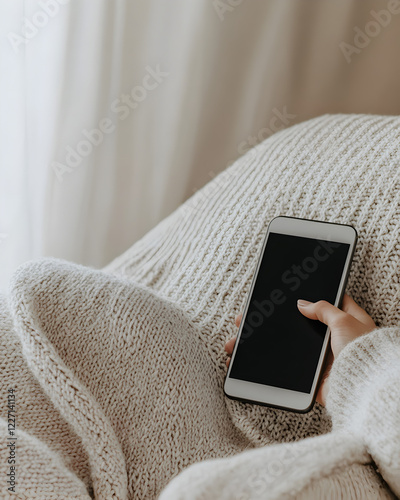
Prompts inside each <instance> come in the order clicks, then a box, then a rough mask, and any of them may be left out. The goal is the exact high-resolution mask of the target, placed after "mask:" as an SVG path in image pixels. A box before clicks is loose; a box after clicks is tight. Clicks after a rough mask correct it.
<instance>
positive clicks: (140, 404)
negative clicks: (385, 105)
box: [0, 115, 400, 500]
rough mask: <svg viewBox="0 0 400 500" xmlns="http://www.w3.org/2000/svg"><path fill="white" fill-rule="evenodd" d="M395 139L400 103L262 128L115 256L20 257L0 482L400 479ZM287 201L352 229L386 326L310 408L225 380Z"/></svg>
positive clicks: (300, 484)
mask: <svg viewBox="0 0 400 500" xmlns="http://www.w3.org/2000/svg"><path fill="white" fill-rule="evenodd" d="M399 145H400V119H399V118H395V117H378V116H361V115H360V116H354V115H353V116H322V117H321V118H318V119H314V120H311V121H309V122H306V123H304V124H300V125H297V126H294V127H292V128H289V129H287V130H285V131H282V132H279V133H277V134H275V135H274V136H272V137H271V138H269V139H268V140H266V141H265V142H263V143H262V144H260V145H258V146H257V147H256V148H254V149H253V150H252V151H250V152H249V153H247V154H246V155H245V156H244V157H242V158H241V159H239V160H238V161H237V162H235V164H234V165H233V166H231V167H230V168H229V169H227V170H226V171H224V172H223V173H222V174H221V175H219V176H218V177H217V178H215V179H214V180H213V181H212V182H210V183H209V184H208V185H207V186H206V187H205V188H203V189H202V190H201V191H199V192H198V193H196V194H195V195H194V196H193V197H192V198H191V199H189V200H188V201H187V202H186V203H185V204H184V205H182V206H181V207H180V208H179V209H178V210H177V211H175V212H174V213H173V214H172V215H170V216H169V217H168V218H167V219H165V220H164V221H163V222H161V223H160V224H159V225H158V226H157V227H156V228H154V229H153V230H152V231H150V232H149V233H148V234H147V235H146V236H145V237H144V238H143V239H142V240H140V241H139V242H138V243H136V244H135V245H134V246H133V247H132V248H131V249H130V250H129V251H128V252H126V253H125V254H124V255H122V256H121V257H120V258H118V259H117V260H116V261H114V262H113V263H111V264H110V265H109V266H108V267H107V268H106V269H104V270H103V271H95V270H92V269H89V268H85V267H82V266H77V265H74V264H70V263H67V262H64V261H60V260H56V259H43V260H40V261H36V262H31V263H28V264H26V265H24V266H22V267H21V268H20V269H19V270H18V271H17V273H16V274H15V275H14V278H13V280H12V283H11V285H10V295H9V297H7V298H2V300H1V301H0V327H1V336H0V342H1V344H0V364H1V372H0V375H1V376H0V383H1V390H2V393H1V394H2V401H3V404H2V405H1V409H0V416H1V420H0V422H1V430H2V433H1V435H2V443H3V446H2V448H1V449H0V477H1V478H2V479H1V480H2V484H1V486H0V488H1V489H0V498H21V499H22V498H24V499H33V498H38V499H44V500H50V499H53V498H54V499H86V498H90V497H91V496H94V497H95V498H98V499H112V498H115V499H125V498H132V499H152V498H157V497H158V496H160V499H161V500H172V499H173V500H180V499H185V500H186V499H187V500H189V499H190V500H193V499H194V500H196V499H199V500H200V499H241V500H244V499H259V498H263V499H264V498H265V499H278V498H279V499H289V498H299V499H304V498H327V499H334V498H335V499H336V498H337V499H339V498H360V499H372V498H396V496H395V494H397V495H400V327H396V326H395V325H398V324H399V318H400V306H399V296H400V293H399V292H400V290H399V275H398V269H399V263H400V243H399V241H400V240H399V228H400V170H399V168H398V165H399V163H400V161H399V160H400V146H399ZM279 214H281V215H293V216H298V217H304V218H313V219H319V220H327V221H337V222H344V223H350V224H353V225H354V226H355V227H356V228H357V230H358V232H359V237H360V238H359V243H358V247H357V251H356V255H355V260H354V264H353V267H352V272H351V275H350V279H349V285H348V293H350V295H351V296H352V297H353V298H354V299H355V300H356V301H357V302H358V303H359V304H360V305H361V306H363V307H364V308H366V310H367V311H368V312H369V313H370V314H371V315H372V316H373V318H374V319H375V321H376V322H377V324H378V325H379V327H380V328H378V329H376V330H375V331H374V332H372V333H370V334H368V335H365V336H363V337H361V338H359V339H357V340H356V341H354V342H352V343H351V344H349V345H348V346H347V347H346V348H345V349H344V350H343V351H342V353H341V354H340V356H339V357H338V359H337V360H336V361H335V363H334V365H333V369H332V375H331V383H330V387H331V390H330V393H329V398H328V402H327V409H326V410H325V409H324V408H323V407H321V406H320V405H319V404H318V403H316V404H315V406H314V408H313V409H312V410H311V411H310V412H309V413H307V414H296V413H291V412H285V411H282V410H277V409H271V408H266V407H262V406H257V405H250V404H244V403H239V402H237V401H232V400H229V399H227V398H226V397H225V396H224V394H223V391H222V386H223V381H224V376H225V373H226V368H225V359H226V358H225V354H224V350H223V348H224V343H225V341H226V340H227V339H228V338H230V337H231V336H232V335H234V334H235V332H236V328H235V327H234V324H233V320H234V316H235V314H237V313H238V312H239V311H241V310H242V308H243V305H244V301H245V299H246V294H247V292H248V289H249V285H250V282H251V277H252V274H253V272H254V268H255V265H256V261H257V257H258V252H259V250H260V245H261V244H262V239H263V236H264V234H265V230H266V227H267V225H268V222H269V221H270V220H271V219H272V218H273V217H274V216H276V215H279ZM9 389H15V394H16V401H15V407H14V410H15V413H16V417H17V419H16V422H17V430H16V436H17V442H16V443H17V446H16V455H17V470H16V481H17V485H16V488H15V491H16V494H13V493H11V492H8V490H7V488H8V487H9V484H7V483H6V480H7V479H6V478H7V476H6V474H7V473H9V472H10V465H9V464H8V463H7V460H8V458H9V453H10V452H9V448H8V447H7V446H6V445H5V443H9V442H12V439H11V438H10V428H9V427H7V424H8V423H9V422H7V394H8V392H7V391H8V390H9ZM8 438H10V439H8ZM196 462H200V463H197V464H196ZM193 464H195V465H193ZM188 466H189V467H188ZM184 469H185V470H184ZM181 471H183V472H182V473H181V474H179V473H180V472H181ZM174 476H176V477H175V478H174V479H172V478H173V477H174ZM171 479H172V481H171Z"/></svg>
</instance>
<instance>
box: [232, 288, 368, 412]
mask: <svg viewBox="0 0 400 500" xmlns="http://www.w3.org/2000/svg"><path fill="white" fill-rule="evenodd" d="M297 307H298V309H299V311H300V312H301V313H302V314H303V315H304V316H306V317H307V318H310V319H316V320H319V321H321V322H322V323H325V325H327V326H329V328H330V330H331V339H330V340H331V343H330V348H329V351H328V356H327V361H326V365H325V368H324V370H323V374H322V376H321V381H320V384H319V388H318V393H317V401H318V403H320V404H322V405H323V406H325V402H326V396H327V394H328V391H329V373H330V370H331V367H332V363H333V361H334V359H335V358H336V357H337V356H338V355H339V353H340V351H341V350H342V349H343V348H344V347H345V346H346V345H347V344H348V343H349V342H351V341H352V340H354V339H355V338H357V337H360V336H361V335H364V334H365V333H368V332H371V331H372V330H374V329H375V328H376V325H375V323H374V321H373V319H372V318H371V316H369V314H368V313H366V312H365V311H364V309H362V308H361V307H360V306H359V305H357V304H356V303H355V302H354V300H353V299H352V298H351V297H349V296H348V295H346V294H345V296H344V297H343V304H342V309H338V308H337V307H335V306H333V305H332V304H330V303H329V302H326V301H325V300H320V301H318V302H308V301H306V300H298V302H297ZM241 320H242V315H241V314H239V315H238V316H236V320H235V323H236V326H237V327H239V325H240V322H241ZM235 340H236V337H233V338H231V339H230V340H229V341H228V342H227V343H226V344H225V351H226V352H227V353H228V356H229V357H228V359H227V361H226V365H227V366H229V362H230V356H231V355H232V352H233V348H234V345H235Z"/></svg>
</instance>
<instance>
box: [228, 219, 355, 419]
mask: <svg viewBox="0 0 400 500" xmlns="http://www.w3.org/2000/svg"><path fill="white" fill-rule="evenodd" d="M356 242H357V231H356V230H355V229H354V228H353V227H352V226H350V225H345V224H334V223H330V222H321V221H314V220H306V219H299V218H295V217H276V218H275V219H273V220H272V221H271V222H270V224H269V226H268V229H267V234H266V237H265V240H264V243H263V246H262V250H261V254H260V258H259V261H258V264H257V268H256V271H255V274H254V278H253V281H252V284H251V287H250V291H249V295H248V299H247V302H246V306H245V309H244V311H243V317H242V321H241V324H240V327H239V332H238V335H237V339H236V342H235V347H234V349H233V353H232V358H231V362H230V364H229V368H228V372H227V375H226V379H225V384H224V392H225V394H226V395H227V396H228V397H229V398H232V399H238V400H240V401H244V402H248V403H256V404H261V405H267V406H271V407H275V408H281V409H284V410H289V411H295V412H300V413H305V412H308V411H310V410H311V408H312V406H313V404H314V401H315V397H316V393H317V387H318V382H319V378H320V375H321V371H322V368H323V365H324V361H325V357H326V353H327V352H328V347H329V339H330V331H329V328H328V327H327V326H326V325H324V324H323V323H321V322H320V321H317V320H310V319H308V318H306V317H305V316H303V315H302V314H301V313H300V311H299V310H298V308H297V300H298V299H304V300H309V301H312V302H316V301H318V300H326V301H328V302H330V303H331V304H334V305H335V306H337V307H340V305H341V302H342V298H343V294H344V290H345V287H346V282H347V278H348V274H349V271H350V265H351V261H352V258H353V254H354V249H355V246H356Z"/></svg>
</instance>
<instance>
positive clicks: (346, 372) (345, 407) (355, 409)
mask: <svg viewBox="0 0 400 500" xmlns="http://www.w3.org/2000/svg"><path fill="white" fill-rule="evenodd" d="M326 408H327V410H328V413H329V414H330V415H331V418H332V427H333V430H334V431H340V430H345V431H349V432H350V433H351V434H352V435H354V436H358V437H359V438H360V439H361V440H362V442H363V443H364V445H365V447H366V450H367V451H368V453H369V454H370V455H371V457H372V458H373V460H374V462H375V464H376V465H377V467H378V471H379V472H380V474H381V475H382V476H383V478H384V479H385V481H386V482H387V483H388V484H389V486H390V487H391V489H392V490H393V492H395V493H396V494H397V495H398V496H399V495H400V328H398V327H396V328H381V329H377V330H374V331H373V332H371V333H369V334H366V335H363V336H362V337H359V338H357V339H356V340H354V341H353V342H351V343H350V344H348V345H347V346H346V347H345V348H344V349H343V351H342V352H341V353H340V355H339V356H338V357H337V358H336V360H335V361H334V363H333V366H332V370H331V373H330V377H329V393H328V396H327V405H326Z"/></svg>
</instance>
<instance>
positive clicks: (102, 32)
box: [0, 0, 400, 288]
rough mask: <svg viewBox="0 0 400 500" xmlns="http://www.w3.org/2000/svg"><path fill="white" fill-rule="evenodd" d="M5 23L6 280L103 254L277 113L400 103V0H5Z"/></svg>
mask: <svg viewBox="0 0 400 500" xmlns="http://www.w3.org/2000/svg"><path fill="white" fill-rule="evenodd" d="M23 27H24V30H23ZM0 29H1V35H2V45H1V57H0V75H1V77H0V109H1V110H2V113H0V132H1V133H0V259H1V264H2V265H1V272H0V287H2V288H4V287H5V284H6V282H7V280H8V278H9V275H10V274H11V272H12V271H13V270H14V269H15V267H16V265H18V264H19V263H20V262H22V261H23V260H26V259H28V258H32V257H38V256H42V255H53V256H57V257H62V258H66V259H69V260H72V261H75V262H79V263H83V264H87V265H92V266H102V265H104V264H106V263H107V262H108V261H110V260H111V259H112V258H114V257H115V256H117V255H118V254H119V253H121V252H122V251H124V250H125V249H126V248H127V247H129V246H130V245H131V244H132V243H134V241H135V240H137V239H138V238H139V237H140V236H141V235H143V234H144V233H145V232H146V231H147V230H148V229H150V228H151V227H152V226H154V225H155V224H156V223H157V222H158V221H159V220H161V219H162V218H163V217H165V216H166V215H167V214H169V213H170V212H171V211H172V210H174V208H175V207H177V206H178V205H179V204H180V203H181V202H182V201H184V200H185V199H186V198H187V197H189V196H190V195H191V194H192V193H193V191H195V190H196V189H199V188H200V187H201V186H202V185H204V184H205V183H206V182H207V181H209V180H210V179H211V178H212V177H214V176H215V175H216V174H217V173H218V172H219V171H221V170H222V169H224V168H225V167H226V166H227V165H228V164H229V163H231V162H232V161H233V160H235V159H236V158H237V157H238V156H240V155H241V154H243V153H244V152H245V151H246V150H248V149H249V148H250V147H251V146H252V145H254V144H256V143H258V142H260V141H262V140H263V139H264V138H266V137H268V136H269V135H270V134H272V133H273V132H275V131H276V130H279V129H280V128H282V127H287V126H290V125H292V124H294V123H297V122H300V121H303V120H306V119H308V118H311V117H313V116H317V115H320V114H322V113H337V112H345V113H381V114H399V113H400V98H399V88H400V65H399V64H398V49H399V42H400V2H399V1H398V0H389V1H378V0H374V1H368V0H362V1H361V0H353V1H351V0H307V1H304V0H260V1H258V0H242V1H241V0H190V1H188V0H146V1H142V0H96V2H93V1H92V0H70V1H68V0H42V1H36V0H25V1H24V0H2V2H1V5H0ZM21 39H22V41H21Z"/></svg>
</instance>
